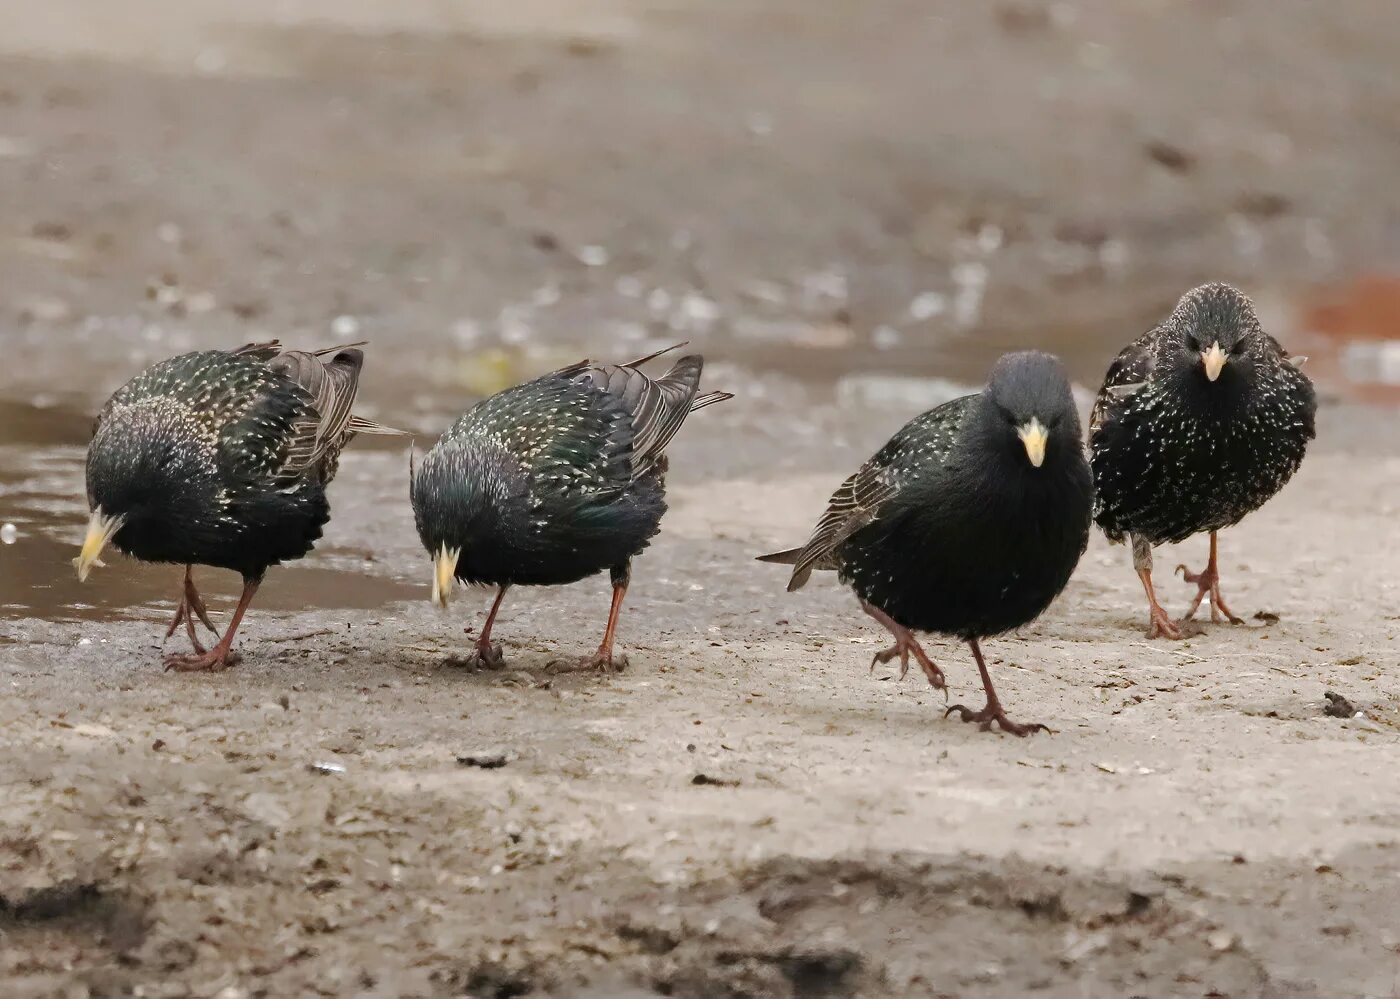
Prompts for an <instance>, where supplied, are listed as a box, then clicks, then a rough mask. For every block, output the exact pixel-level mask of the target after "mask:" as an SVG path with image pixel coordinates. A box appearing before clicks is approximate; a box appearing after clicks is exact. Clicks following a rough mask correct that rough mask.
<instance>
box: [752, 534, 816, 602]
mask: <svg viewBox="0 0 1400 999" xmlns="http://www.w3.org/2000/svg"><path fill="white" fill-rule="evenodd" d="M806 551H807V549H806V547H805V546H804V547H802V548H789V549H788V550H787V551H782V552H772V553H770V554H768V555H760V556H758V561H760V562H772V563H774V564H776V565H797V564H798V563H799V562H801V561H802V556H803V554H804V553H805V552H806ZM813 568H815V566H812V565H804V566H800V567H799V568H798V569H796V570H795V571H794V572H793V574H792V578H791V579H789V580H788V584H787V590H788V592H789V593H793V592H796V591H797V590H800V589H802V587H804V586H806V585H807V580H809V579H811V578H812V569H813Z"/></svg>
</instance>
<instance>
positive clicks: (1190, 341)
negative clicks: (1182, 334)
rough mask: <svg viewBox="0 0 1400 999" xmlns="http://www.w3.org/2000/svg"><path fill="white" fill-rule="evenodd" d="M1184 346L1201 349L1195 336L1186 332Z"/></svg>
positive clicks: (1199, 342) (1196, 349)
mask: <svg viewBox="0 0 1400 999" xmlns="http://www.w3.org/2000/svg"><path fill="white" fill-rule="evenodd" d="M1186 346H1187V347H1188V348H1189V349H1190V350H1195V351H1199V350H1200V349H1201V341H1200V340H1197V339H1196V337H1195V336H1193V335H1190V334H1188V335H1187V337H1186Z"/></svg>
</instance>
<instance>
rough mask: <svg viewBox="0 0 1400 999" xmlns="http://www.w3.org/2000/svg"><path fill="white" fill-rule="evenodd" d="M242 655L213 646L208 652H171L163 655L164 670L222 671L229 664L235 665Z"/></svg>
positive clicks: (182, 671)
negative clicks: (181, 653)
mask: <svg viewBox="0 0 1400 999" xmlns="http://www.w3.org/2000/svg"><path fill="white" fill-rule="evenodd" d="M242 658H243V657H242V656H241V655H239V654H238V653H237V652H233V651H230V650H228V649H220V648H219V647H218V646H215V647H214V648H213V649H211V650H210V651H208V652H203V653H198V654H196V655H179V654H178V653H172V654H170V655H168V656H166V657H165V671H166V672H167V673H169V672H172V671H174V672H176V673H222V672H223V671H224V670H226V669H228V668H229V667H230V666H236V665H237V664H238V662H239V660H241V659H242Z"/></svg>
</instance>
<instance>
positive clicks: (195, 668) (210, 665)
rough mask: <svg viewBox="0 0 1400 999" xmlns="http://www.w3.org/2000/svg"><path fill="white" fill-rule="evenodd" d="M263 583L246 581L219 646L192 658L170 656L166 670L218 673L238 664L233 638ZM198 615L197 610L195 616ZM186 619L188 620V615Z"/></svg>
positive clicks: (252, 580)
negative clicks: (254, 595)
mask: <svg viewBox="0 0 1400 999" xmlns="http://www.w3.org/2000/svg"><path fill="white" fill-rule="evenodd" d="M261 582H262V580H260V579H247V578H245V579H244V581H243V595H242V596H241V597H239V598H238V606H237V607H236V608H234V611H233V618H232V619H231V620H230V621H229V623H228V629H227V630H225V631H224V637H223V638H221V639H219V644H218V645H215V646H214V647H213V648H212V649H210V650H209V651H208V652H204V653H196V654H195V655H192V656H182V655H176V654H172V655H168V656H166V657H165V668H166V670H167V671H169V670H174V671H175V672H177V673H206V672H207V673H217V672H220V671H222V670H226V669H228V668H229V667H230V666H232V665H233V664H234V663H236V662H238V659H239V655H238V653H236V652H234V651H233V636H234V635H235V634H236V633H237V632H238V626H239V625H240V624H241V623H242V622H243V615H244V614H246V613H247V611H248V605H249V604H251V603H252V602H253V594H255V593H257V592H258V586H259V585H260V584H261ZM198 613H199V612H198V611H197V610H196V611H195V614H196V615H197V614H198ZM186 619H187V620H188V613H187V615H186ZM191 627H193V626H191Z"/></svg>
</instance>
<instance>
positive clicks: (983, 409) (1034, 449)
mask: <svg viewBox="0 0 1400 999" xmlns="http://www.w3.org/2000/svg"><path fill="white" fill-rule="evenodd" d="M974 412H975V420H976V424H977V425H976V428H975V429H976V431H977V433H976V439H977V442H978V444H979V445H980V446H981V447H984V448H987V447H990V448H992V449H994V450H995V451H998V452H1001V453H1003V454H1004V455H1007V456H1011V457H1014V458H1015V459H1017V460H1018V461H1028V462H1029V463H1030V465H1031V466H1032V467H1035V468H1040V467H1041V466H1042V465H1045V464H1047V463H1048V464H1050V466H1051V467H1054V465H1055V463H1056V462H1059V461H1062V460H1063V459H1064V458H1065V457H1066V456H1074V455H1079V454H1080V453H1081V452H1082V449H1083V445H1082V444H1081V443H1080V439H1079V413H1078V410H1076V409H1075V406H1074V394H1073V393H1072V392H1071V391H1070V387H1069V378H1068V377H1066V375H1065V369H1064V366H1063V365H1061V364H1060V361H1059V359H1058V358H1056V357H1054V356H1053V355H1051V354H1045V353H1042V352H1040V351H1038V350H1027V351H1020V352H1018V353H1014V354H1006V355H1004V356H1003V357H1002V358H1001V360H999V361H997V363H996V366H995V367H993V368H992V374H991V378H990V379H989V380H988V381H987V387H986V388H985V389H984V390H983V391H982V394H981V396H980V403H979V405H978V406H977V408H976V410H975V411H974Z"/></svg>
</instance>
